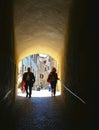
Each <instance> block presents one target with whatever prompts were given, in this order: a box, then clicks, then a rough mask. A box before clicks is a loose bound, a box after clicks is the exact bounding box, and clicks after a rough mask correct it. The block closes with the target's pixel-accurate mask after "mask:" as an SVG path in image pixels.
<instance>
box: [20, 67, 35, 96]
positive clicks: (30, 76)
mask: <svg viewBox="0 0 99 130" xmlns="http://www.w3.org/2000/svg"><path fill="white" fill-rule="evenodd" d="M22 80H23V81H24V82H25V89H26V97H28V96H29V98H31V94H32V87H33V85H34V83H35V76H34V73H33V72H31V69H30V67H28V68H27V72H25V73H24V74H23V78H22ZM28 89H29V91H28Z"/></svg>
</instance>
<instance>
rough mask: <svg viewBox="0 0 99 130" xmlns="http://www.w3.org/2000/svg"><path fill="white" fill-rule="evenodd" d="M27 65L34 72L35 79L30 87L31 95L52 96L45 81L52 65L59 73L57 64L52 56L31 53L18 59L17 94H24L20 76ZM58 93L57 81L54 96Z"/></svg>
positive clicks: (23, 95)
mask: <svg viewBox="0 0 99 130" xmlns="http://www.w3.org/2000/svg"><path fill="white" fill-rule="evenodd" d="M28 67H30V68H31V72H33V73H34V75H35V79H36V80H35V83H34V85H33V87H32V95H31V97H47V96H52V95H51V86H50V84H49V83H48V82H47V78H48V75H49V73H50V72H51V70H52V68H53V67H55V68H56V70H57V74H59V65H58V63H57V61H56V60H55V59H54V58H53V57H51V56H49V55H46V54H32V55H29V56H27V57H24V58H23V59H22V60H21V61H19V63H18V72H17V95H18V96H22V97H25V96H26V91H25V86H24V83H23V82H22V76H23V73H24V72H26V71H27V68H28ZM58 95H61V91H60V85H59V82H58V83H57V86H56V96H58Z"/></svg>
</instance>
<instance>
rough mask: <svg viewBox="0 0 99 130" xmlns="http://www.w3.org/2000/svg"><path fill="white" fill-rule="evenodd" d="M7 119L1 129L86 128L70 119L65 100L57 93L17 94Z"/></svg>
mask: <svg viewBox="0 0 99 130" xmlns="http://www.w3.org/2000/svg"><path fill="white" fill-rule="evenodd" d="M23 95H24V94H23ZM7 120H8V121H7V122H5V124H4V125H3V128H2V130H5V127H6V128H8V129H9V130H87V129H85V127H84V126H83V125H81V127H79V126H78V125H75V123H74V122H73V121H72V120H71V119H70V116H69V114H68V110H67V108H66V101H64V99H63V98H62V96H61V95H58V94H57V95H56V96H51V94H50V95H49V96H45V97H44V96H43V97H42V96H39V97H37V96H32V97H31V98H26V97H25V96H22V95H17V97H16V103H15V109H14V117H13V118H12V117H9V119H7ZM82 124H83V123H82ZM83 127H84V128H83Z"/></svg>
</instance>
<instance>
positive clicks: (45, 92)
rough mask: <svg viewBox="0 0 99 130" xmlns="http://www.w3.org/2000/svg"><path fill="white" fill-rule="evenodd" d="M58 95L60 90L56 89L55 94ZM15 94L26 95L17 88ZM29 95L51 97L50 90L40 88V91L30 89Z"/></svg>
mask: <svg viewBox="0 0 99 130" xmlns="http://www.w3.org/2000/svg"><path fill="white" fill-rule="evenodd" d="M59 95H60V92H58V91H56V95H55V96H59ZM17 96H21V97H26V92H22V91H21V90H20V89H18V90H17ZM31 97H52V95H51V91H48V90H40V91H36V90H32V95H31Z"/></svg>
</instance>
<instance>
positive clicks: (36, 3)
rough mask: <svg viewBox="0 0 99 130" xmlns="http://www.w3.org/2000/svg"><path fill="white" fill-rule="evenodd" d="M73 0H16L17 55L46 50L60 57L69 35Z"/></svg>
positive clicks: (49, 53)
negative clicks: (70, 11)
mask: <svg viewBox="0 0 99 130" xmlns="http://www.w3.org/2000/svg"><path fill="white" fill-rule="evenodd" d="M71 1H72V0H15V3H14V29H15V49H16V59H17V60H20V59H22V58H24V57H25V56H27V55H30V54H33V53H34V54H36V53H44V54H48V55H51V56H52V57H54V58H55V59H56V60H57V57H58V58H59V56H61V54H62V53H63V48H64V40H65V38H66V29H67V22H68V12H69V9H70V5H71Z"/></svg>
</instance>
